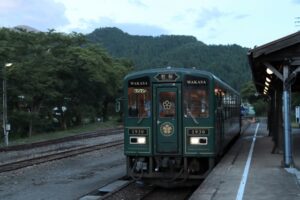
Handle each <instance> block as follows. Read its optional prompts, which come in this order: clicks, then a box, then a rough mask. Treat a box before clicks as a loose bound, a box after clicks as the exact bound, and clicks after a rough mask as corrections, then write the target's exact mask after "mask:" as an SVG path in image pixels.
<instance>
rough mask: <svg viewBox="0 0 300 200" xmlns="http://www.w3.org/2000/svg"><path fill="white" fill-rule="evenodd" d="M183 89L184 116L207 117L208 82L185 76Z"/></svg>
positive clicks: (199, 78) (203, 79)
mask: <svg viewBox="0 0 300 200" xmlns="http://www.w3.org/2000/svg"><path fill="white" fill-rule="evenodd" d="M184 87H185V90H184V116H185V117H186V118H198V117H202V118H203V117H208V115H209V112H208V111H209V103H208V102H209V99H208V98H209V93H208V91H209V90H208V89H209V88H208V80H207V79H205V78H201V77H193V76H187V77H186V79H185V86H184Z"/></svg>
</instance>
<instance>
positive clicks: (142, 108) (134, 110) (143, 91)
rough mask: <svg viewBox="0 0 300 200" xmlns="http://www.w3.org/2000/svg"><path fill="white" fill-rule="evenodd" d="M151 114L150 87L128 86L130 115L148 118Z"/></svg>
mask: <svg viewBox="0 0 300 200" xmlns="http://www.w3.org/2000/svg"><path fill="white" fill-rule="evenodd" d="M150 115H151V95H150V88H132V87H130V88H128V116H129V117H138V118H140V117H144V118H147V117H150Z"/></svg>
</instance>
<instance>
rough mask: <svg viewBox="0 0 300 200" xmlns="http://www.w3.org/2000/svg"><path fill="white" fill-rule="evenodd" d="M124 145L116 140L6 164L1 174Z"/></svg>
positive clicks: (0, 167) (0, 169)
mask: <svg viewBox="0 0 300 200" xmlns="http://www.w3.org/2000/svg"><path fill="white" fill-rule="evenodd" d="M123 143H124V141H123V140H116V141H112V142H107V143H102V144H97V145H92V146H88V147H82V148H76V149H71V150H68V151H63V152H57V153H52V154H48V155H44V156H39V157H35V158H30V159H26V160H21V161H16V162H11V163H6V164H3V165H0V173H2V172H7V171H13V170H16V169H20V168H24V167H28V166H32V165H36V164H41V163H45V162H49V161H53V160H58V159H62V158H67V157H71V156H76V155H79V154H83V153H88V152H92V151H96V150H101V149H105V148H110V147H114V146H120V145H122V144H123Z"/></svg>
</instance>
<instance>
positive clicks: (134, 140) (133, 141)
mask: <svg viewBox="0 0 300 200" xmlns="http://www.w3.org/2000/svg"><path fill="white" fill-rule="evenodd" d="M130 144H146V137H143V136H132V137H130Z"/></svg>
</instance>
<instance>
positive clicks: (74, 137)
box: [0, 128, 123, 152]
mask: <svg viewBox="0 0 300 200" xmlns="http://www.w3.org/2000/svg"><path fill="white" fill-rule="evenodd" d="M122 132H123V128H114V129H101V130H98V131H92V132H85V133H81V134H77V135H72V136H67V137H63V138H58V139H53V140H47V141H41V142H35V143H29V144H21V145H14V146H8V147H1V148H0V152H8V151H23V150H27V149H33V148H38V147H43V146H47V145H52V144H59V143H64V142H70V141H76V140H82V139H88V138H94V137H99V136H106V135H112V134H119V133H122Z"/></svg>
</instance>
